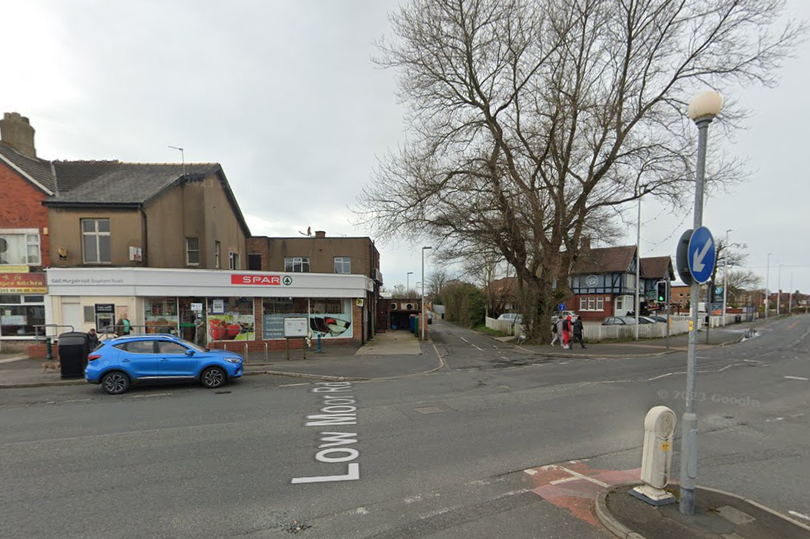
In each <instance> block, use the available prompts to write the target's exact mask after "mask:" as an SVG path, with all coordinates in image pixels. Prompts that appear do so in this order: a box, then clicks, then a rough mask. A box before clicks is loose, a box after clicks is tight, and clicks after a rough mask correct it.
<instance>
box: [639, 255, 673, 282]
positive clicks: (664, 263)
mask: <svg viewBox="0 0 810 539" xmlns="http://www.w3.org/2000/svg"><path fill="white" fill-rule="evenodd" d="M671 269H672V259H671V258H670V257H668V256H652V257H649V258H642V259H641V276H642V277H646V278H648V279H663V278H665V277H666V276H667V272H668V271H669V270H671ZM670 277H672V274H671V273H670Z"/></svg>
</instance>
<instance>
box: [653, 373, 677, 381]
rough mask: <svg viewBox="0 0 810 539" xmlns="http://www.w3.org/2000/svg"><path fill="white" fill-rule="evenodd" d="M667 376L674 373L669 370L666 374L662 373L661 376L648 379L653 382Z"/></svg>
mask: <svg viewBox="0 0 810 539" xmlns="http://www.w3.org/2000/svg"><path fill="white" fill-rule="evenodd" d="M667 376H672V373H671V372H668V373H666V374H662V375H661V376H656V377H655V378H647V381H648V382H652V381H653V380H658V379H659V378H666V377H667Z"/></svg>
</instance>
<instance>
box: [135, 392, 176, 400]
mask: <svg viewBox="0 0 810 539" xmlns="http://www.w3.org/2000/svg"><path fill="white" fill-rule="evenodd" d="M166 395H171V393H154V394H152V395H132V397H131V398H133V399H143V398H145V397H165V396H166Z"/></svg>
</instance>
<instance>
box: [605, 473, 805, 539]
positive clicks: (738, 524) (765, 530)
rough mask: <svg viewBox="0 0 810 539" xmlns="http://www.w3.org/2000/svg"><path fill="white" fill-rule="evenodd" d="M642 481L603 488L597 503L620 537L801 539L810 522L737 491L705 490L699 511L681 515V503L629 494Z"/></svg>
mask: <svg viewBox="0 0 810 539" xmlns="http://www.w3.org/2000/svg"><path fill="white" fill-rule="evenodd" d="M637 484H640V483H635V484H631V485H627V484H624V485H617V486H613V487H609V488H607V489H605V490H603V491H602V492H601V493H600V494H599V496H598V498H597V500H596V504H595V511H596V515H597V516H598V518H599V520H600V522H601V523H602V524H603V525H604V526H605V527H606V528H607V529H608V530H610V531H611V532H612V533H613V534H614V535H616V536H618V537H623V538H633V539H644V538H646V539H755V538H756V539H771V538H773V539H794V538H795V539H800V538H804V539H807V537H810V526H807V525H805V524H802V523H800V522H798V521H794V520H792V519H789V518H787V517H785V516H782V515H780V514H779V513H777V512H776V511H773V510H772V509H769V508H767V507H765V506H763V505H760V504H758V503H756V502H754V501H751V500H747V499H745V498H742V497H740V496H737V495H735V494H731V493H728V492H723V491H720V490H714V489H708V488H700V487H698V488H697V489H696V492H695V500H696V501H695V514H694V515H693V516H686V515H683V514H681V512H680V511H679V509H678V504H677V503H675V504H671V505H665V506H661V507H653V506H652V505H649V504H647V503H645V502H643V501H641V500H639V499H637V498H635V497H633V496H631V495H630V494H629V491H630V490H631V489H632V488H633V487H634V486H635V485H637ZM668 490H671V491H672V492H673V494H676V496H677V492H678V491H677V489H668Z"/></svg>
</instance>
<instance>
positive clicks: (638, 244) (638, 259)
mask: <svg viewBox="0 0 810 539" xmlns="http://www.w3.org/2000/svg"><path fill="white" fill-rule="evenodd" d="M640 279H641V198H639V199H638V226H637V227H636V308H635V309H634V311H635V312H636V328H635V331H636V335H635V340H638V323H639V320H638V316H639V311H640V310H641V300H640V299H639V287H640V286H641V283H640V282H639V281H640Z"/></svg>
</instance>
